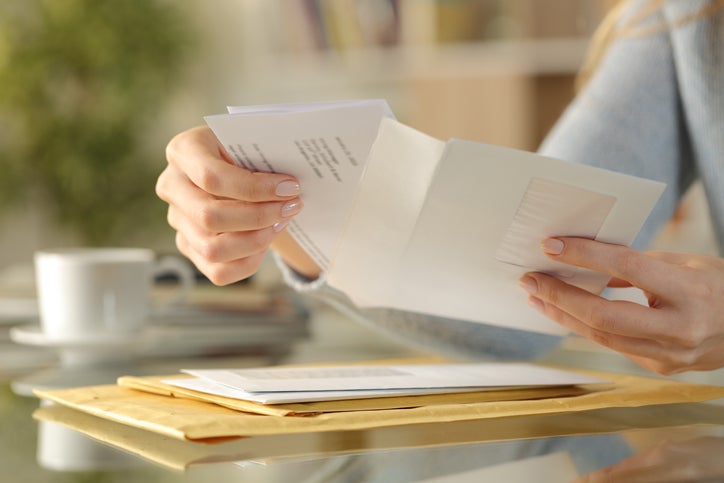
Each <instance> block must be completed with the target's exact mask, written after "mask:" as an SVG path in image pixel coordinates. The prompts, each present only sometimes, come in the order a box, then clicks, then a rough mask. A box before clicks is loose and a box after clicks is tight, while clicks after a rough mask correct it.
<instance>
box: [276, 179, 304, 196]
mask: <svg viewBox="0 0 724 483" xmlns="http://www.w3.org/2000/svg"><path fill="white" fill-rule="evenodd" d="M298 194H299V183H297V182H296V181H282V182H281V183H279V184H278V185H277V189H276V195H277V196H296V195H298Z"/></svg>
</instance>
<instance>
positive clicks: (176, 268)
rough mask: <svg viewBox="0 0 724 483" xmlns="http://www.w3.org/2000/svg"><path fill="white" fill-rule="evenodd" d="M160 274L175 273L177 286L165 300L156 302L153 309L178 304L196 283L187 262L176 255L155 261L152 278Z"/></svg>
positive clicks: (156, 309)
mask: <svg viewBox="0 0 724 483" xmlns="http://www.w3.org/2000/svg"><path fill="white" fill-rule="evenodd" d="M161 275H175V276H176V277H178V282H179V283H178V288H177V290H176V291H175V293H174V294H173V295H171V296H170V297H169V298H168V299H167V300H164V301H162V302H158V303H156V304H155V306H154V307H153V309H154V311H161V312H162V311H164V310H165V309H168V308H169V307H172V306H174V305H178V304H180V303H181V302H183V301H184V300H186V298H187V297H188V296H189V294H190V293H191V290H193V288H194V285H195V284H196V279H195V276H194V271H193V269H192V268H191V266H190V265H189V263H188V262H187V261H186V260H184V259H182V258H180V257H177V256H174V255H168V256H165V257H162V258H160V259H158V260H157V261H156V264H155V266H154V269H153V277H154V279H155V278H156V277H158V276H161Z"/></svg>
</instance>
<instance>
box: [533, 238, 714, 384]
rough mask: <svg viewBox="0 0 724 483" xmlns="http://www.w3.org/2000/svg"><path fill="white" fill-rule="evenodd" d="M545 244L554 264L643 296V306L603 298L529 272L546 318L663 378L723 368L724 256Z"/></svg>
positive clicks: (570, 242) (576, 241) (582, 242)
mask: <svg viewBox="0 0 724 483" xmlns="http://www.w3.org/2000/svg"><path fill="white" fill-rule="evenodd" d="M542 247H543V251H544V252H546V254H547V255H548V256H549V257H550V258H552V259H554V260H557V261H560V262H564V263H568V264H571V265H576V266H579V267H587V268H591V269H593V270H597V271H600V272H603V273H606V274H609V275H612V276H613V278H612V279H611V281H610V282H609V286H611V287H629V286H633V287H638V288H640V289H641V290H643V292H644V293H645V294H646V297H647V299H648V307H646V306H644V305H641V304H637V303H634V302H628V301H621V300H618V301H612V300H606V299H604V298H602V297H600V296H598V295H595V294H591V293H589V292H587V291H585V290H582V289H579V288H577V287H573V286H571V285H568V284H566V283H565V282H563V281H561V280H558V279H556V278H554V277H551V276H549V275H545V274H542V273H528V274H526V275H525V276H523V277H522V278H521V280H520V283H521V286H522V287H523V288H525V289H526V291H528V293H529V294H530V297H529V303H530V304H531V305H532V306H533V307H535V308H537V309H538V310H540V311H541V312H543V313H544V314H545V315H546V316H548V317H550V318H551V319H553V320H555V321H556V322H558V323H560V324H561V325H563V326H565V327H567V328H569V329H570V330H572V331H573V332H576V333H577V334H580V335H582V336H584V337H587V338H589V339H591V340H593V341H595V342H597V343H599V344H601V345H604V346H606V347H609V348H611V349H614V350H616V351H619V352H621V353H622V354H624V355H625V356H626V357H628V358H629V359H631V360H633V361H634V362H636V363H637V364H639V365H641V366H643V367H645V368H647V369H649V370H652V371H655V372H658V373H661V374H673V373H677V372H683V371H688V370H709V369H717V368H720V367H722V366H724V259H721V258H716V257H707V256H702V255H694V254H687V253H672V252H646V253H642V252H637V251H636V250H633V249H631V248H628V247H625V246H620V245H611V244H606V243H601V242H597V241H593V240H587V239H583V238H570V237H564V238H550V239H548V240H545V241H544V242H543V244H542Z"/></svg>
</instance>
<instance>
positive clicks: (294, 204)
mask: <svg viewBox="0 0 724 483" xmlns="http://www.w3.org/2000/svg"><path fill="white" fill-rule="evenodd" d="M301 209H302V200H298V199H297V200H291V201H287V202H286V203H284V206H282V216H283V217H285V218H286V217H287V216H292V215H296V214H297V213H299V211H300V210H301Z"/></svg>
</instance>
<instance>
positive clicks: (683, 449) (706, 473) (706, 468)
mask: <svg viewBox="0 0 724 483" xmlns="http://www.w3.org/2000/svg"><path fill="white" fill-rule="evenodd" d="M723 452H724V440H723V439H721V438H715V437H713V436H703V437H700V438H696V439H691V440H688V441H665V442H663V443H661V444H659V445H657V446H654V447H653V448H649V449H647V450H646V451H643V452H641V453H637V454H635V455H633V456H632V457H630V458H627V459H625V460H623V461H621V462H620V463H617V464H615V465H612V466H608V467H606V468H603V469H600V470H598V471H594V472H593V473H589V474H587V475H584V476H583V477H581V478H579V479H578V480H576V483H584V482H588V483H594V482H607V481H609V482H612V481H626V482H630V483H634V482H637V481H639V482H644V481H647V482H651V481H656V482H660V483H664V482H667V481H670V482H682V481H692V482H693V481H712V482H713V481H722V479H724V463H723V462H722V457H721V456H722V454H724V453H723Z"/></svg>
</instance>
